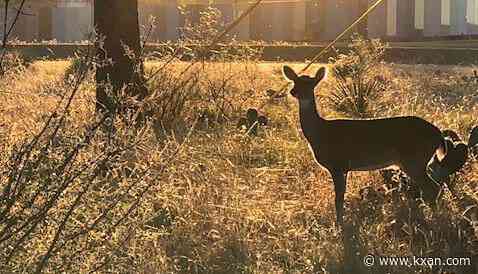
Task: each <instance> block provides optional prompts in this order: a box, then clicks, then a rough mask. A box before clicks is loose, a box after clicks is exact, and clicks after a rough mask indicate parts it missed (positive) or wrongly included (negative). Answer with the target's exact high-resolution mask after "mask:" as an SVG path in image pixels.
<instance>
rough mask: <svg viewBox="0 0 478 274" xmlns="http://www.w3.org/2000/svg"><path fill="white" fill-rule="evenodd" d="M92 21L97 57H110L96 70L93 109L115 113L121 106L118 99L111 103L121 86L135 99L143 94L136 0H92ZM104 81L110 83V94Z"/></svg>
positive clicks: (101, 58)
mask: <svg viewBox="0 0 478 274" xmlns="http://www.w3.org/2000/svg"><path fill="white" fill-rule="evenodd" d="M94 21H95V27H96V29H97V32H98V35H99V36H100V37H101V39H100V40H101V41H102V43H98V44H97V57H98V58H99V60H111V63H107V64H103V65H100V66H98V67H97V70H96V109H97V111H100V112H105V111H106V112H108V113H110V114H115V113H116V112H117V111H122V109H121V102H115V100H114V98H113V97H115V96H116V95H118V92H119V91H121V90H122V89H123V88H124V89H125V91H126V94H127V95H128V96H136V98H137V99H139V100H141V99H144V97H145V96H146V93H147V91H146V87H145V84H144V71H143V63H142V60H141V59H140V58H139V56H140V55H141V41H140V31H139V23H138V0H95V5H94ZM127 51H128V54H127ZM129 53H133V54H134V56H132V55H131V54H129ZM105 84H110V85H111V86H110V87H111V93H109V92H108V91H109V90H108V88H107V86H108V85H105Z"/></svg>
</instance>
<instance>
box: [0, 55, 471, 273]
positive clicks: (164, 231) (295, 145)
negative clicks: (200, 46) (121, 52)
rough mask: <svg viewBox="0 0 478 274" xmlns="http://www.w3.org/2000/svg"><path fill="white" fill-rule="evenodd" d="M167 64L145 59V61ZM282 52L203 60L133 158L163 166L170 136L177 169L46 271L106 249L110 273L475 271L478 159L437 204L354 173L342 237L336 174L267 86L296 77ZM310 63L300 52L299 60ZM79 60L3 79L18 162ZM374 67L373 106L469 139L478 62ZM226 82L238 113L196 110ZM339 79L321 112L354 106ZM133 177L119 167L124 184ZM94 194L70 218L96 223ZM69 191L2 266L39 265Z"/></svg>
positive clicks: (82, 119) (0, 153) (79, 122)
mask: <svg viewBox="0 0 478 274" xmlns="http://www.w3.org/2000/svg"><path fill="white" fill-rule="evenodd" d="M158 65H159V64H158V63H147V64H146V70H147V71H149V70H151V69H153V68H154V67H157V66H158ZM282 65H283V64H281V63H256V62H240V63H203V64H197V65H196V67H195V68H194V69H193V71H194V73H197V79H198V82H197V84H196V86H195V94H194V96H192V97H191V99H190V100H188V101H187V102H186V103H185V107H184V110H183V111H182V112H181V115H180V116H179V117H174V119H172V120H171V123H170V124H169V125H168V126H167V129H168V130H164V131H163V130H162V128H161V127H160V126H159V125H158V123H155V124H154V125H153V129H151V130H150V131H148V132H147V133H146V137H145V140H144V142H142V145H141V147H138V148H137V149H136V150H135V152H134V155H130V156H131V157H130V158H129V159H128V158H127V159H126V160H124V161H123V162H121V163H122V164H124V165H126V166H127V165H134V164H137V165H139V166H141V165H144V166H148V171H150V172H151V173H153V174H154V173H155V170H154V169H155V168H157V169H160V168H163V166H161V165H159V164H158V165H155V162H156V161H157V162H161V161H162V159H163V158H164V157H165V154H164V153H167V152H168V151H171V149H169V148H167V149H165V146H166V145H168V144H169V145H171V146H173V147H175V145H176V146H177V145H178V144H180V143H182V145H181V146H180V147H179V148H178V150H177V155H176V156H175V157H174V159H173V160H172V162H170V163H169V164H168V165H167V167H166V168H165V171H164V172H161V175H160V176H158V177H154V179H151V180H154V184H153V185H152V187H151V188H150V189H149V190H148V191H147V193H146V194H145V195H144V197H142V198H141V205H140V206H139V207H138V208H136V209H135V211H134V212H133V214H131V215H130V216H129V217H128V218H127V219H126V220H125V221H124V222H123V223H122V224H121V225H120V226H119V227H118V228H117V229H115V230H113V231H110V232H111V235H110V237H108V240H107V241H106V242H102V243H103V244H102V245H98V246H96V248H94V249H92V251H88V252H82V251H81V250H83V249H84V248H86V247H87V246H89V245H92V243H98V241H97V239H99V238H101V237H104V236H105V235H106V234H107V233H108V232H106V231H102V230H101V229H97V230H94V231H91V233H88V234H87V235H83V236H82V237H81V238H80V239H78V240H75V241H74V242H72V243H69V244H67V245H66V246H65V247H64V248H62V249H60V250H59V251H58V252H56V253H55V256H54V257H52V259H51V260H50V264H49V266H48V268H47V272H49V273H57V271H58V269H62V271H65V272H68V273H70V272H71V273H77V272H81V273H87V272H88V271H91V270H92V269H94V268H95V267H96V264H97V263H98V262H103V261H104V262H105V268H104V270H101V271H100V272H103V271H104V272H105V273H110V272H111V273H135V272H138V273H477V272H473V271H478V270H477V269H478V268H477V261H478V257H477V256H478V253H477V252H478V228H476V227H475V229H476V230H473V226H472V225H471V223H470V222H468V221H467V220H468V219H467V218H468V217H469V216H468V215H466V214H465V215H463V212H465V210H466V209H467V208H468V207H469V206H473V205H475V206H476V205H477V204H478V162H477V161H476V159H470V160H469V162H468V163H467V165H466V166H465V168H464V169H463V171H462V172H460V173H459V174H457V175H456V176H454V177H453V178H452V180H453V181H454V182H456V184H457V188H458V189H459V192H460V194H461V195H462V197H460V198H453V197H452V196H451V195H450V193H449V192H448V191H446V192H445V195H444V197H443V198H442V199H441V202H440V207H439V209H438V210H437V211H432V210H431V209H430V208H428V207H427V206H420V207H418V208H415V209H414V210H409V209H410V203H409V201H408V200H407V199H406V194H405V193H404V192H403V191H402V192H400V191H390V192H385V191H383V184H384V179H383V178H382V176H381V175H380V172H378V171H376V172H354V173H352V174H351V175H350V176H349V179H348V182H349V184H348V189H347V194H346V209H345V216H346V224H347V225H346V229H345V231H344V233H345V234H344V235H345V238H346V245H345V247H344V246H343V244H342V241H341V234H340V233H337V228H336V226H335V223H334V222H335V209H334V204H333V201H334V191H333V184H332V181H331V178H330V177H329V175H328V174H327V172H326V171H324V170H322V169H321V168H320V167H319V166H318V165H317V164H316V163H315V161H314V159H313V157H312V154H311V153H310V151H309V149H308V146H307V143H306V141H305V139H304V138H303V136H302V135H301V132H300V130H299V124H298V106H297V102H296V101H295V99H294V98H292V97H291V96H288V97H286V98H278V99H273V98H271V97H270V96H268V95H267V93H266V90H268V89H276V90H277V89H279V88H280V87H281V86H283V85H284V84H285V83H286V82H285V80H284V79H283V77H282V75H281V66H282ZM303 65H304V64H300V63H296V64H292V66H293V67H294V68H297V69H299V68H301V67H302V66H303ZM68 66H69V62H68V61H56V62H49V61H48V62H47V61H37V62H34V63H33V64H31V65H30V66H29V67H28V68H27V69H26V70H25V71H22V72H21V73H17V74H14V75H7V76H6V77H4V79H2V80H0V91H7V92H10V93H0V163H1V165H3V166H7V165H8V162H9V155H10V154H11V150H12V149H13V148H14V146H15V145H18V144H20V143H21V141H22V140H25V139H28V138H32V136H34V134H36V133H38V132H39V131H40V130H41V128H42V125H43V123H44V122H45V121H46V119H47V117H48V115H49V114H50V112H51V111H52V110H53V109H54V108H55V106H56V103H57V102H58V99H59V98H60V96H61V95H62V94H61V92H63V91H65V92H66V90H68V88H69V82H68V81H63V80H62V79H63V78H64V77H63V74H64V72H65V70H66V69H67V67H68ZM183 66H185V64H184V63H177V64H174V65H173V66H170V69H169V70H170V71H168V73H170V74H171V75H174V74H175V73H176V71H180V70H181V67H183ZM316 68H317V66H314V67H313V68H312V69H311V70H309V73H315V70H316ZM375 73H376V74H377V75H381V76H382V77H383V78H385V79H387V80H388V81H389V82H390V85H389V88H388V89H387V90H386V91H384V92H383V94H380V96H379V97H378V98H377V99H376V101H374V102H373V107H374V109H373V113H374V116H377V117H384V116H396V115H417V116H420V117H423V118H424V119H426V120H428V121H430V122H432V123H434V124H435V125H437V126H438V127H440V128H441V129H453V130H455V131H457V132H458V133H459V134H460V136H461V137H462V138H463V139H464V140H465V141H466V139H467V138H468V135H469V131H470V130H471V128H472V127H473V126H475V125H478V104H477V103H478V85H477V84H475V83H468V82H466V81H463V80H462V78H463V76H470V75H472V74H473V68H472V67H454V66H448V67H447V66H433V65H398V64H384V65H382V66H381V67H377V68H376V70H375ZM225 78H228V79H229V80H227V81H225V80H224V79H225ZM224 82H226V83H225V84H224V88H223V90H225V91H224V92H225V96H227V102H226V103H224V102H223V101H221V102H222V103H224V105H223V106H224V107H225V110H224V111H225V112H226V113H227V116H224V115H222V116H221V117H220V119H213V118H211V119H210V121H209V122H207V123H206V121H205V119H203V118H198V117H199V114H200V113H201V111H203V110H204V109H208V110H209V111H210V112H211V113H218V108H217V105H215V103H214V100H211V97H208V96H206V95H204V94H206V93H207V92H208V89H213V88H218V86H220V83H224ZM333 83H334V80H333V76H329V77H328V78H327V79H326V81H325V83H322V84H321V86H320V88H318V90H316V94H317V99H318V106H319V112H320V113H321V114H322V115H323V116H324V117H326V118H328V119H332V118H338V117H345V116H346V115H345V114H343V113H337V112H335V111H334V110H333V108H331V105H330V103H329V101H328V100H327V98H328V97H327V96H328V95H329V94H330V91H331V89H332V86H333ZM158 85H159V84H158ZM153 87H154V84H153ZM12 93H15V94H12ZM45 94H47V95H48V96H45ZM94 98H95V96H94V81H93V79H92V78H91V79H89V80H88V81H86V82H85V83H83V84H82V86H81V88H80V91H79V93H78V95H77V96H76V97H75V99H74V101H73V105H72V107H71V111H70V115H69V118H68V122H67V127H68V128H67V130H66V131H67V132H70V133H71V132H73V133H75V132H81V131H82V130H83V129H84V128H85V127H86V125H88V124H89V123H91V121H93V120H94V110H95V106H94ZM218 100H219V99H218ZM251 107H252V108H259V107H261V108H260V109H259V111H260V113H261V114H263V115H265V116H267V118H268V120H269V124H268V125H267V126H266V127H261V128H260V129H259V132H258V136H250V135H249V134H247V132H246V131H245V130H244V129H240V128H237V122H238V120H239V119H240V118H241V117H242V116H244V115H245V112H246V110H247V109H248V108H251ZM188 133H189V134H188ZM357 134H360V132H357ZM95 153H98V151H96V152H95ZM93 154H94V150H92V151H90V152H88V153H85V154H84V155H83V154H82V155H81V156H80V157H79V160H78V161H79V162H81V161H83V160H82V159H83V158H82V157H84V158H85V159H88V157H91V156H92V155H93ZM158 173H159V171H158ZM47 176H48V175H47ZM151 178H153V177H151ZM126 181H127V180H126V179H125V184H127V183H126ZM106 183H107V182H106ZM106 183H105V184H106ZM1 184H2V182H1V181H0V186H1ZM77 184H78V187H80V186H81V182H77ZM121 185H122V181H121V180H119V181H118V182H117V186H116V187H117V188H120V187H121ZM74 188H75V187H74V186H73V189H74ZM69 195H71V196H68V195H67V194H65V195H64V196H63V197H64V199H70V198H71V197H74V191H73V192H71V193H70V194H69ZM95 195H96V194H95ZM68 197H70V198H68ZM94 197H95V196H94V195H92V196H88V198H85V199H86V200H85V201H84V203H83V204H82V206H81V207H79V208H78V211H77V215H78V216H77V217H75V218H76V219H75V220H74V221H72V222H71V223H70V225H69V226H68V229H72V230H74V229H77V228H78V227H81V226H82V225H85V223H87V221H88V220H87V217H88V216H91V215H88V214H94V213H95V212H99V211H101V208H100V203H99V202H98V205H95V204H94V203H93V202H92V201H94V199H95V198H94ZM88 199H91V200H88ZM88 201H89V202H88ZM68 204H69V202H68V201H63V202H60V203H59V204H58V205H57V206H56V207H55V208H54V209H52V213H51V215H48V218H51V220H50V221H49V222H48V223H46V224H45V225H43V226H41V227H40V228H39V229H38V231H37V232H35V234H34V237H32V238H31V239H30V240H29V241H27V242H25V244H24V246H23V248H24V249H23V250H22V251H21V252H20V253H18V255H17V257H15V258H14V259H13V260H12V261H11V262H10V264H9V265H5V266H4V270H3V271H5V272H16V271H19V272H21V271H26V272H29V271H30V270H31V269H33V268H31V267H32V266H34V264H35V262H36V260H38V258H39V256H41V254H43V253H44V252H45V250H46V249H47V247H48V243H49V242H50V241H51V240H52V238H53V234H54V231H55V229H56V227H57V226H58V224H57V223H55V218H56V217H55V216H57V215H55V214H56V213H55V212H56V211H58V212H61V211H62V210H64V206H66V205H68ZM125 205H127V203H126V202H125ZM118 210H119V211H118V212H120V210H121V209H118ZM470 212H472V210H471V211H467V212H466V213H467V214H470ZM58 214H60V213H58ZM82 214H83V215H82ZM118 214H119V213H118ZM58 216H60V215H58ZM75 216H76V215H75ZM81 216H82V217H81ZM70 244H71V245H70ZM367 254H376V255H379V254H381V255H386V256H413V255H416V256H455V257H456V256H465V257H470V258H472V260H473V264H474V266H471V267H449V268H443V269H441V268H437V267H435V268H433V269H432V268H430V267H415V268H408V267H395V268H393V267H392V268H386V267H383V268H380V267H377V268H371V269H369V268H367V267H365V266H364V265H363V263H362V259H363V257H364V256H365V255H367ZM105 259H107V260H105ZM66 265H68V267H66ZM58 267H59V268H58ZM0 268H2V267H1V266H0ZM442 270H443V271H445V270H446V271H448V272H440V271H442ZM0 272H2V270H1V269H0Z"/></svg>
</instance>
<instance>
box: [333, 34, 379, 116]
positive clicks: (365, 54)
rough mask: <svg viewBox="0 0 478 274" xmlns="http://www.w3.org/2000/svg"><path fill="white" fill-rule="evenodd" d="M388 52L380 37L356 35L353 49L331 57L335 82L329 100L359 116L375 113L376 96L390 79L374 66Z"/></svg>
mask: <svg viewBox="0 0 478 274" xmlns="http://www.w3.org/2000/svg"><path fill="white" fill-rule="evenodd" d="M384 54H385V45H384V44H382V43H381V42H380V41H379V40H365V39H363V38H361V37H360V36H354V37H353V40H352V42H351V44H350V45H349V52H348V53H347V54H340V55H338V56H337V57H336V58H332V59H331V61H332V62H333V63H334V66H333V68H332V72H333V74H334V77H335V83H334V91H333V92H332V94H331V95H330V97H329V101H330V102H331V104H332V106H333V108H334V109H335V111H337V112H340V113H343V114H346V115H348V116H352V117H358V118H366V117H373V116H374V112H375V106H376V105H375V102H376V99H377V98H378V95H379V94H380V93H381V92H382V91H384V90H385V89H386V87H387V81H386V80H385V79H384V78H383V77H381V76H375V75H373V69H374V68H376V67H377V66H379V65H381V63H382V61H383V57H384Z"/></svg>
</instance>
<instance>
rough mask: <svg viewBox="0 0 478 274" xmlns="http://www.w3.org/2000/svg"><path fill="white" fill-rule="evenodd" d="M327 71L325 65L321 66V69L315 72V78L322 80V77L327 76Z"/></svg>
mask: <svg viewBox="0 0 478 274" xmlns="http://www.w3.org/2000/svg"><path fill="white" fill-rule="evenodd" d="M326 71H327V69H326V68H325V67H321V68H319V70H318V71H317V73H316V74H315V79H316V80H317V81H319V82H320V81H322V79H324V78H325V73H326Z"/></svg>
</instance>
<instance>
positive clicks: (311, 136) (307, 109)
mask: <svg viewBox="0 0 478 274" xmlns="http://www.w3.org/2000/svg"><path fill="white" fill-rule="evenodd" d="M299 115H300V126H301V127H302V132H303V133H304V135H305V137H306V138H307V140H308V141H309V143H313V142H317V141H318V136H319V135H320V130H321V128H322V125H323V122H324V119H323V118H322V117H320V115H319V113H318V112H317V105H316V103H315V98H310V99H301V100H299Z"/></svg>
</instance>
